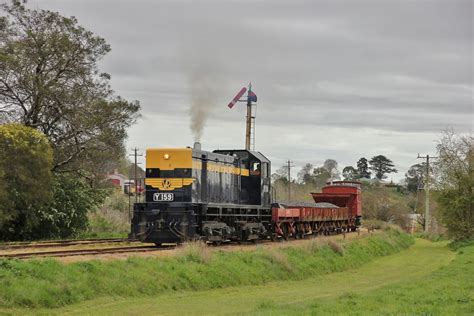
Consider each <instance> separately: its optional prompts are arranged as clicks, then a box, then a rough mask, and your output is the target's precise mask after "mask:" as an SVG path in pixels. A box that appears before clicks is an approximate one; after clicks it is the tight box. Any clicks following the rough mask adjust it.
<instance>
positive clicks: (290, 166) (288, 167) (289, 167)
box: [286, 159, 294, 202]
mask: <svg viewBox="0 0 474 316" xmlns="http://www.w3.org/2000/svg"><path fill="white" fill-rule="evenodd" d="M292 163H293V161H290V160H289V159H288V161H287V162H286V168H287V170H288V202H290V200H291V168H292V167H294V166H292V165H291V164H292Z"/></svg>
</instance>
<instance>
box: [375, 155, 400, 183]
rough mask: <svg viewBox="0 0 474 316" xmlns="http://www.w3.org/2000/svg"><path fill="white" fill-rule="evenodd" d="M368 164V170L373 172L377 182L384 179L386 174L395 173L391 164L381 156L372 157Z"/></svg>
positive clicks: (395, 170)
mask: <svg viewBox="0 0 474 316" xmlns="http://www.w3.org/2000/svg"><path fill="white" fill-rule="evenodd" d="M369 164H370V168H369V169H370V170H372V171H374V172H375V177H376V178H377V179H379V180H382V179H385V178H386V177H387V176H386V174H387V173H392V172H397V169H395V168H394V164H393V162H392V161H391V160H390V159H388V158H387V157H385V156H383V155H378V156H374V157H372V159H370V161H369Z"/></svg>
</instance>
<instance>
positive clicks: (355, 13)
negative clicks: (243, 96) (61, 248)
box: [28, 0, 473, 177]
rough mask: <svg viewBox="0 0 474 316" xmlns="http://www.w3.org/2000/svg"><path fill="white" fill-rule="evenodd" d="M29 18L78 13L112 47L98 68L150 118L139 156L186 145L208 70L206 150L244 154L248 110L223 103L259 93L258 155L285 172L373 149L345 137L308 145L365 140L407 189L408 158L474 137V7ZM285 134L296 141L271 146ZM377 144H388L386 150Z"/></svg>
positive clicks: (84, 10) (221, 8) (103, 8)
mask: <svg viewBox="0 0 474 316" xmlns="http://www.w3.org/2000/svg"><path fill="white" fill-rule="evenodd" d="M28 6H31V7H40V8H47V9H52V10H57V11H60V12H61V13H63V14H65V15H75V16H76V17H77V18H78V19H79V22H80V23H81V24H83V25H84V26H85V27H87V28H88V29H90V30H92V31H93V32H95V33H96V34H99V35H101V36H103V37H104V38H106V40H107V41H108V42H109V43H110V44H111V46H112V52H111V53H110V54H109V55H108V56H106V57H105V59H104V60H103V61H102V62H101V68H103V70H104V71H107V72H109V73H110V74H111V75H112V86H113V88H114V90H116V91H117V94H119V95H122V96H124V97H126V98H129V99H139V100H140V101H141V103H142V106H143V115H144V118H143V119H142V120H140V121H139V124H140V125H139V126H135V127H133V128H132V129H131V130H130V143H131V144H133V145H138V146H150V145H153V143H155V145H156V146H159V145H161V144H164V143H166V145H167V146H182V145H185V144H190V142H192V136H191V134H190V132H189V129H188V124H189V117H188V109H189V106H190V102H191V96H190V93H191V87H190V85H189V76H190V75H189V74H190V73H191V74H192V73H196V72H198V73H199V72H202V73H203V74H205V73H206V71H212V72H213V73H214V74H215V75H213V77H216V78H220V79H219V80H218V81H219V82H218V83H216V89H214V90H215V99H216V104H218V105H219V104H220V105H221V107H219V106H216V108H215V109H214V110H213V112H212V113H210V116H209V120H208V126H206V128H205V130H204V134H203V142H207V144H209V146H220V147H221V148H222V147H223V146H222V144H223V143H224V144H225V143H226V142H227V143H229V142H231V143H234V144H237V145H238V146H241V145H242V143H243V137H242V135H243V131H242V129H243V128H244V123H243V117H244V112H245V109H244V108H243V107H238V108H234V109H233V110H228V109H227V108H226V107H225V105H226V104H227V102H228V101H229V99H230V98H231V97H232V96H233V95H234V94H235V93H236V92H237V91H238V90H239V89H240V88H241V87H242V86H243V85H246V84H247V83H248V81H252V82H253V84H254V89H255V91H256V92H257V95H258V97H259V105H258V115H257V143H258V144H260V145H259V146H261V149H262V151H263V150H265V151H266V152H265V154H267V155H268V156H269V157H272V159H274V160H275V162H276V163H277V164H279V163H281V162H282V161H283V160H284V159H287V158H292V159H295V160H298V161H300V160H301V161H302V162H304V160H305V157H308V159H310V158H311V159H313V158H314V159H315V161H324V159H325V158H329V157H331V158H334V159H336V160H341V161H344V162H345V163H349V162H350V161H354V159H358V158H360V157H359V156H361V155H362V151H369V150H372V147H369V148H368V147H367V146H363V145H362V144H363V143H364V142H362V141H361V142H359V141H356V142H345V140H344V139H337V138H334V139H332V141H331V142H328V143H326V142H320V143H319V145H318V147H313V146H315V145H314V144H310V143H314V139H313V138H312V137H313V136H312V135H313V134H314V133H316V134H318V133H324V132H323V131H332V132H334V131H337V133H336V134H337V135H339V136H340V137H345V136H346V137H347V136H348V135H354V131H357V133H356V134H357V135H358V137H359V138H363V140H364V141H365V143H369V144H375V145H374V146H376V149H377V148H383V149H384V150H386V151H389V152H386V153H385V154H387V155H388V156H390V151H392V152H393V154H394V155H396V157H395V158H397V159H400V162H397V161H396V160H395V159H394V161H395V162H396V163H399V165H400V166H401V168H400V169H401V172H400V175H399V177H401V176H403V172H404V170H402V168H405V167H408V165H409V164H410V163H411V161H412V160H410V159H411V158H410V159H409V158H408V157H411V152H412V151H414V150H416V148H419V149H418V150H420V151H421V150H422V149H423V150H429V149H430V148H431V150H434V143H433V142H432V140H433V139H436V138H437V137H438V133H439V131H440V130H442V129H443V128H445V127H446V126H452V127H454V128H455V129H456V130H458V131H460V132H469V131H470V130H472V115H473V114H472V112H473V81H472V80H473V78H472V77H473V60H472V56H473V33H472V32H473V31H472V29H473V28H472V20H473V19H472V12H473V10H472V1H470V0H466V1H464V0H454V1H446V0H432V1H408V0H402V1H393V0H387V1H372V0H370V1H368V0H367V1H365V0H361V1H349V0H345V1H344V0H333V1H322V0H320V1H199V2H197V1H151V0H148V1H128V0H127V1H125V0H114V1H112V0H108V1H92V0H81V1H79V0H74V1H72V0H68V1H64V0H61V1H60V0H43V1H36V0H30V1H29V3H28ZM207 65H212V66H213V67H211V68H209V67H208V66H207ZM176 125H180V126H181V130H180V132H179V133H178V134H177V135H173V136H170V137H168V138H166V139H162V138H159V137H156V136H152V135H149V133H150V131H153V133H152V134H154V135H165V134H169V133H168V131H169V130H171V129H173V130H176ZM223 131H224V132H223ZM341 131H342V132H341ZM332 132H331V133H332ZM379 132H380V133H387V134H386V135H385V136H380V134H378V133H379ZM298 133H309V134H310V135H309V136H308V137H307V136H306V135H300V136H298ZM327 133H329V132H327ZM281 134H283V135H285V134H291V135H292V137H293V138H292V137H289V138H286V137H281V139H280V140H279V142H278V144H277V145H274V144H272V142H273V140H274V138H275V137H276V136H278V137H280V135H281ZM414 135H421V136H419V137H418V136H414ZM383 139H387V142H390V144H392V145H390V146H389V145H386V147H383V146H382V145H381V144H384V141H383ZM427 140H430V141H429V142H428V143H427ZM237 145H236V146H232V147H237ZM209 149H211V148H209ZM315 151H316V152H317V157H314V155H315ZM291 156H294V157H291ZM367 156H368V155H367Z"/></svg>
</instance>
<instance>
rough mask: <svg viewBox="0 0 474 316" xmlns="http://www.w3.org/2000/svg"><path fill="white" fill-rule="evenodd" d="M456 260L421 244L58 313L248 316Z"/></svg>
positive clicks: (440, 247) (420, 273) (409, 276)
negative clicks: (324, 271) (243, 281)
mask: <svg viewBox="0 0 474 316" xmlns="http://www.w3.org/2000/svg"><path fill="white" fill-rule="evenodd" d="M454 256H455V254H454V253H453V252H451V251H449V250H448V249H447V248H446V247H445V245H444V244H442V243H431V242H428V241H425V240H417V242H416V244H415V245H414V246H413V247H411V248H410V249H408V250H404V251H402V252H401V253H398V254H395V255H391V256H387V257H384V258H380V259H377V260H375V261H373V262H372V263H369V264H367V265H364V266H363V267H361V268H359V269H355V270H350V271H345V272H340V273H332V274H328V275H324V276H320V277H317V278H312V279H307V280H303V281H292V282H273V283H269V284H266V285H263V286H245V287H235V288H228V289H221V290H210V291H199V292H180V293H173V294H169V295H160V296H156V297H146V298H139V299H137V298H133V299H123V298H116V299H114V298H101V299H97V300H94V301H88V302H84V303H81V304H78V305H73V306H69V307H66V308H63V309H59V310H55V311H56V312H58V313H60V314H73V315H76V314H77V315H79V314H81V315H82V314H88V315H99V314H100V315H104V314H108V315H118V314H120V315H124V314H125V315H128V314H133V315H210V314H214V315H215V314H219V315H222V314H248V313H252V312H255V311H258V308H259V306H265V304H272V305H277V306H278V305H285V304H294V303H295V302H301V303H302V304H304V303H308V302H310V301H312V300H315V299H320V298H333V297H338V296H340V295H342V294H344V293H364V292H368V291H371V290H376V289H378V288H381V287H384V286H386V285H391V284H395V283H399V282H405V281H410V280H417V279H420V278H422V277H424V276H426V275H428V274H430V273H432V272H433V271H435V270H437V269H439V268H440V267H442V266H444V265H447V264H448V263H449V262H450V261H451V260H452V259H453V258H454ZM434 258H436V260H433V259H434ZM48 312H49V313H51V312H52V310H49V311H48Z"/></svg>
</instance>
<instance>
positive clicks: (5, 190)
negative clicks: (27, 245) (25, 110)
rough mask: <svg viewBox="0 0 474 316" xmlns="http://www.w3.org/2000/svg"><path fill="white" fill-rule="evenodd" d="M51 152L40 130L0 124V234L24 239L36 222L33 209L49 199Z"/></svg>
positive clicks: (50, 196) (5, 237) (9, 237)
mask: <svg viewBox="0 0 474 316" xmlns="http://www.w3.org/2000/svg"><path fill="white" fill-rule="evenodd" d="M52 161H53V153H52V150H51V147H50V145H49V143H48V139H47V138H46V137H45V136H44V135H43V134H42V133H40V132H38V131H36V130H34V129H32V128H29V127H26V126H23V125H20V124H6V125H0V184H1V186H2V187H1V188H0V238H1V239H3V240H5V239H7V240H11V239H23V238H25V237H26V236H28V235H29V232H30V231H31V229H32V227H34V226H35V225H36V224H37V217H36V216H35V214H34V212H35V210H36V209H37V208H39V207H42V206H45V205H47V204H48V203H50V201H51V198H52V195H51V191H50V187H51V183H52V175H51V167H52Z"/></svg>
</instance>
